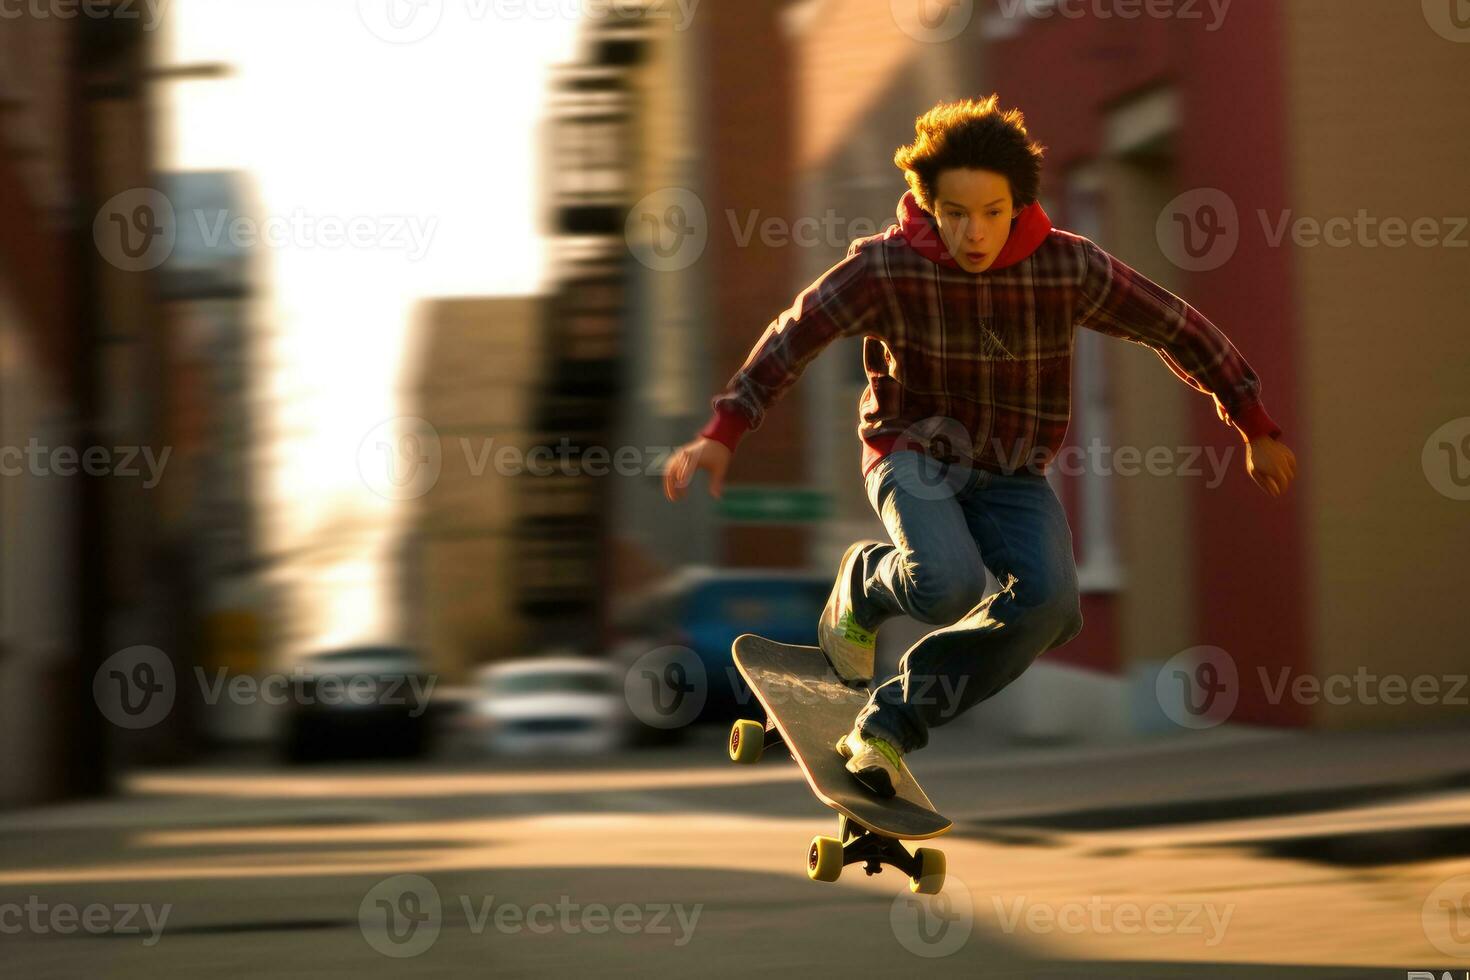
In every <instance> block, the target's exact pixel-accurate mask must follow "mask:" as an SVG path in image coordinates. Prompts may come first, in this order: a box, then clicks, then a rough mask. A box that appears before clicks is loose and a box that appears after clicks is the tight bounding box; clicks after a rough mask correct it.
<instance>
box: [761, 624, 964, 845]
mask: <svg viewBox="0 0 1470 980" xmlns="http://www.w3.org/2000/svg"><path fill="white" fill-rule="evenodd" d="M733 654H734V659H735V666H736V668H737V669H738V670H739V671H740V674H741V676H743V677H744V678H745V681H746V683H747V684H749V685H750V689H751V690H752V691H753V692H755V696H756V698H757V699H758V700H759V701H760V703H761V706H762V707H764V708H765V709H766V717H767V722H766V727H767V728H768V729H770V728H774V729H775V731H776V732H777V733H778V734H779V736H780V740H781V741H783V742H784V743H785V745H786V747H787V749H788V750H790V752H791V756H792V758H794V759H795V760H796V764H797V765H798V766H800V767H801V771H802V773H803V774H804V775H805V776H806V781H807V783H808V784H810V786H811V788H812V792H813V793H815V794H816V796H817V799H819V800H821V801H822V802H823V803H825V804H826V805H827V806H829V807H831V808H832V809H834V810H836V811H837V812H838V813H840V814H842V815H843V816H845V817H847V818H848V819H849V820H851V821H853V822H854V823H857V824H858V825H859V826H861V827H863V828H866V829H867V830H869V831H872V832H874V833H876V834H880V835H882V836H884V837H891V838H897V839H900V840H924V839H927V838H930V837H937V836H939V835H940V834H942V833H944V832H945V831H947V830H949V829H950V827H951V826H953V824H952V823H951V822H950V820H949V819H948V818H947V817H944V816H941V815H940V814H939V813H938V812H937V811H936V810H935V809H934V804H933V803H931V802H929V797H928V796H926V795H925V794H924V790H923V789H922V788H920V786H919V784H918V781H917V780H915V779H914V776H913V773H911V772H909V769H908V766H903V767H902V770H901V772H900V773H899V781H898V785H897V786H896V787H895V793H894V795H893V796H892V797H891V798H887V799H884V798H881V797H878V796H875V795H873V794H872V793H870V792H868V790H866V789H865V788H864V787H863V786H862V784H861V783H859V782H858V781H857V780H856V779H854V778H853V775H852V773H850V772H848V771H847V769H846V768H845V766H846V760H845V759H843V758H842V756H840V755H838V754H837V748H836V746H837V742H838V740H839V739H841V738H842V737H843V736H844V735H846V734H847V733H848V732H849V731H850V730H851V729H852V723H853V719H855V718H856V717H857V713H858V711H859V710H861V709H862V707H863V705H864V704H866V703H867V701H868V695H867V693H866V692H865V691H861V690H854V689H853V688H850V687H848V686H847V685H845V684H843V683H842V681H841V680H840V679H839V678H838V677H837V675H836V674H835V673H833V672H832V667H831V665H830V664H828V663H827V658H826V657H825V656H824V655H823V654H822V651H821V650H820V649H818V648H817V647H808V646H792V645H790V644H786V643H777V642H775V641H774V640H768V639H766V638H765V637H762V636H756V635H754V634H752V633H746V634H744V635H742V636H740V637H737V638H736V640H735V643H734V647H733ZM757 734H759V733H758V732H757Z"/></svg>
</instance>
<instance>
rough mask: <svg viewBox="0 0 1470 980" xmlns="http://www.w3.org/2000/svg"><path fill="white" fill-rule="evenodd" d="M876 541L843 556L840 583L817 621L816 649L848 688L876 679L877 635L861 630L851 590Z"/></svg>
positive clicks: (853, 547)
mask: <svg viewBox="0 0 1470 980" xmlns="http://www.w3.org/2000/svg"><path fill="white" fill-rule="evenodd" d="M870 544H878V542H876V541H859V542H857V543H855V544H853V545H851V546H849V547H848V549H847V551H845V552H843V555H842V562H841V563H840V564H839V565H838V566H837V581H836V582H834V583H833V584H832V593H831V595H829V596H828V597H827V606H826V608H825V609H823V610H822V618H821V619H819V620H818V621H817V645H818V646H820V647H821V648H822V652H823V653H825V654H826V655H827V662H828V663H830V664H831V665H832V669H833V670H834V671H835V672H836V673H837V676H838V677H840V678H842V680H843V681H844V682H845V683H848V684H867V683H868V682H870V681H871V680H872V679H873V659H874V656H875V654H876V653H877V650H878V635H877V633H875V632H874V631H873V630H870V629H867V628H866V627H864V626H862V625H861V624H860V623H859V622H858V621H857V618H856V617H855V616H854V615H853V613H852V587H853V575H854V573H855V571H856V568H855V566H856V564H857V561H858V559H859V558H860V557H861V555H862V550H863V549H864V548H865V547H867V546H868V545H870Z"/></svg>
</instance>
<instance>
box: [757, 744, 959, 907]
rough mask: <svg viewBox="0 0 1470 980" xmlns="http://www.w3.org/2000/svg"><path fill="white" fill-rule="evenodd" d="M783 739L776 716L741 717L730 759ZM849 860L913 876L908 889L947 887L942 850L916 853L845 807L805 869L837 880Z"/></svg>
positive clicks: (870, 869) (871, 871)
mask: <svg viewBox="0 0 1470 980" xmlns="http://www.w3.org/2000/svg"><path fill="white" fill-rule="evenodd" d="M777 745H785V739H784V738H782V736H781V732H780V730H779V729H777V728H776V726H775V724H774V722H772V721H771V720H770V719H767V720H766V722H765V723H764V724H762V723H761V722H758V721H751V720H749V719H742V720H740V721H737V722H735V724H733V725H731V726H730V742H729V750H730V760H731V761H732V762H740V763H745V764H747V765H750V764H753V763H756V762H759V761H760V759H761V756H762V755H764V754H765V750H766V749H768V748H772V747H774V746H777ZM849 864H862V866H863V871H864V872H866V873H867V874H868V875H875V874H879V873H880V872H882V870H883V865H885V864H888V865H892V866H893V867H895V868H897V869H898V870H900V871H902V872H903V873H904V874H906V875H908V877H909V890H910V891H913V892H915V893H917V894H922V895H933V894H937V893H938V892H939V890H940V889H941V888H943V887H944V852H943V851H940V850H937V849H935V848H932V847H921V848H919V849H918V850H917V851H915V852H913V853H912V854H911V853H909V850H908V848H906V847H904V846H903V844H902V843H900V842H899V840H898V839H897V838H894V837H886V836H884V835H883V834H879V833H876V832H874V831H871V830H869V829H868V828H867V827H864V826H863V825H862V824H860V823H858V822H857V821H855V820H853V819H852V818H851V817H849V816H848V815H847V814H845V813H841V812H839V813H838V814H837V836H836V837H822V836H818V837H814V838H812V844H811V847H810V849H809V850H808V851H807V862H806V873H807V877H809V878H811V879H812V880H813V881H836V880H837V879H838V877H839V876H840V875H841V874H842V869H843V868H845V867H847V866H848V865H849Z"/></svg>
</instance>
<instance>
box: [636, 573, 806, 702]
mask: <svg viewBox="0 0 1470 980" xmlns="http://www.w3.org/2000/svg"><path fill="white" fill-rule="evenodd" d="M831 589H832V580H831V578H830V577H828V576H825V575H820V574H816V573H812V572H791V571H785V570H773V569H711V568H690V569H685V570H684V571H682V572H679V573H677V574H676V575H673V576H671V577H670V578H669V579H668V580H666V581H665V582H664V583H663V584H662V585H660V586H659V587H657V588H655V589H654V590H652V591H651V592H649V593H646V594H644V595H642V596H639V597H636V598H634V599H633V600H632V601H631V602H630V603H629V606H628V608H627V611H626V612H625V613H624V614H623V615H621V616H619V620H620V625H621V626H622V628H623V632H624V633H625V634H628V635H636V636H637V637H638V638H639V641H638V642H639V645H641V646H643V647H644V648H645V649H647V650H652V649H656V648H658V647H663V646H677V647H686V648H688V649H689V650H691V651H693V652H694V654H695V656H696V657H698V659H699V662H700V664H701V666H702V667H703V668H704V679H705V683H706V685H707V686H706V692H707V693H706V698H705V703H704V707H703V709H702V710H701V712H700V714H699V718H698V720H699V721H701V722H729V721H731V720H732V719H734V718H736V717H739V716H740V709H741V708H744V710H745V712H746V714H749V712H750V710H751V708H752V707H753V706H754V705H755V700H754V695H752V694H751V692H750V689H749V688H748V687H747V686H746V684H745V681H744V680H743V679H742V678H741V677H740V673H739V671H737V670H736V669H735V662H734V661H733V660H732V659H731V656H730V646H731V644H732V643H734V641H735V638H736V637H737V636H739V635H740V634H742V633H759V634H760V635H761V636H764V637H768V638H769V639H772V640H775V641H777V642H779V643H796V644H805V645H808V646H811V645H815V644H816V642H817V619H818V618H819V617H820V616H821V614H822V607H823V606H824V605H826V602H827V594H828V593H829V592H830V591H831Z"/></svg>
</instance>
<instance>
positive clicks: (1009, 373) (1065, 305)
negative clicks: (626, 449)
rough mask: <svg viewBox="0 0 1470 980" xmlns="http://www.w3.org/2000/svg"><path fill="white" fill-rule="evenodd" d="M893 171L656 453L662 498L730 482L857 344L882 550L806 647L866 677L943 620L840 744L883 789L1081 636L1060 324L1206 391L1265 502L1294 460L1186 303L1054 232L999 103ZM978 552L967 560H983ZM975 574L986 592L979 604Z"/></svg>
mask: <svg viewBox="0 0 1470 980" xmlns="http://www.w3.org/2000/svg"><path fill="white" fill-rule="evenodd" d="M915 133H916V137H915V139H914V142H913V143H911V144H909V145H906V146H903V147H900V148H899V149H898V151H897V153H896V154H895V156H894V162H895V164H897V166H898V167H899V168H900V169H901V170H902V171H903V174H904V178H905V180H906V181H907V183H908V186H909V190H908V192H907V193H905V194H904V195H903V197H902V199H901V200H900V201H899V204H898V224H897V226H895V227H890V228H889V229H888V230H887V231H886V232H884V233H881V234H878V235H873V236H871V237H867V238H861V239H858V240H856V241H854V242H853V243H852V244H851V246H850V247H849V248H848V251H847V257H846V258H844V259H843V260H842V261H841V262H839V263H837V264H836V265H835V266H833V267H832V268H831V269H829V270H828V271H827V272H826V273H825V274H823V275H822V277H821V278H820V279H818V280H817V281H816V282H814V283H813V284H812V285H811V286H809V287H808V288H807V289H805V290H804V291H803V292H802V293H801V294H800V295H799V296H798V297H797V298H796V301H795V303H794V304H793V305H792V306H791V308H790V309H788V310H786V311H785V312H783V313H782V314H781V315H780V316H778V317H777V318H776V320H775V321H774V322H772V323H771V324H770V325H769V326H768V327H767V328H766V330H765V332H764V334H762V335H761V337H760V340H759V342H758V343H757V344H756V345H755V347H754V349H753V350H752V351H751V352H750V355H749V357H748V358H747V359H746V361H745V363H744V365H743V366H742V367H741V368H740V370H739V371H737V372H736V373H735V375H734V377H732V378H731V379H730V382H729V384H728V386H727V387H726V389H725V391H724V392H723V393H721V394H720V395H718V396H716V397H715V398H714V400H713V407H714V416H713V418H712V419H711V420H710V422H709V424H708V425H706V426H705V427H704V429H703V430H701V432H700V433H699V436H698V437H697V438H696V439H694V440H693V441H692V442H690V443H688V444H686V445H684V446H682V447H680V448H679V450H678V451H677V452H676V453H675V454H674V455H673V456H672V457H671V459H670V461H669V466H668V469H667V471H666V472H665V476H664V490H665V494H666V495H667V496H668V497H669V499H670V500H679V499H681V498H682V497H683V496H684V494H685V493H686V492H687V488H688V486H689V482H690V480H691V479H692V477H693V475H694V473H695V472H696V471H698V470H704V471H706V472H707V473H708V475H709V481H710V492H711V493H712V494H713V495H715V496H717V497H718V496H719V495H720V494H721V493H722V491H723V485H724V480H725V473H726V470H727V469H728V468H729V465H730V458H731V454H732V453H733V452H734V450H735V448H736V446H737V444H738V443H739V441H740V438H741V437H742V435H743V434H744V433H745V432H746V431H748V430H752V429H756V428H758V427H759V426H760V424H761V422H762V421H763V419H764V417H765V414H766V412H767V410H768V409H769V408H770V407H771V405H772V404H773V403H774V402H775V401H776V400H777V399H778V398H780V397H781V395H782V394H783V393H784V392H785V391H786V390H787V389H788V388H789V387H790V386H791V385H792V384H793V383H794V382H795V381H796V379H797V378H798V377H799V376H800V375H801V372H802V371H803V369H805V367H806V366H807V364H808V363H810V362H811V360H812V359H813V358H814V357H816V355H817V354H818V353H820V352H821V351H822V350H823V348H825V347H826V346H827V345H828V344H830V343H831V342H832V341H834V340H836V339H837V338H839V337H855V336H861V337H863V338H864V340H863V362H864V366H865V368H866V370H867V376H868V388H867V390H866V392H864V394H863V397H862V400H861V402H860V404H859V420H858V435H859V437H860V438H861V440H862V443H863V476H864V479H865V482H866V484H867V493H868V500H869V502H870V503H871V504H872V506H873V508H874V510H875V511H877V513H878V515H879V517H880V518H881V519H882V521H883V524H884V526H885V527H886V529H887V531H888V534H889V537H890V539H891V541H890V542H887V543H884V542H878V541H860V542H858V543H856V544H854V545H852V546H851V547H850V548H848V549H847V552H846V554H845V555H843V558H842V561H841V563H840V565H839V567H838V571H837V579H836V582H835V584H834V585H833V587H832V594H831V597H830V598H829V600H828V602H827V607H826V609H825V610H824V611H823V613H822V617H821V620H820V621H819V623H818V643H819V645H820V646H821V648H822V650H823V652H824V653H825V654H826V655H827V658H828V659H829V660H830V661H831V664H832V667H833V669H834V670H835V671H836V672H837V674H838V675H839V676H840V677H842V678H843V679H844V680H845V681H848V682H850V683H854V684H858V683H866V682H868V681H870V680H871V679H872V676H873V657H874V651H875V648H876V633H877V630H878V628H879V627H880V626H881V625H882V624H883V622H884V621H885V620H888V619H890V618H892V617H894V616H898V615H908V616H911V617H913V618H915V619H917V620H919V621H921V622H924V623H927V624H932V625H934V626H936V627H939V628H938V629H935V630H934V631H933V632H931V633H929V634H928V635H927V636H925V637H923V638H922V639H921V640H919V641H918V642H917V643H915V644H914V646H913V647H911V648H910V649H909V650H908V652H907V653H905V654H904V657H903V659H902V661H901V663H900V672H899V673H898V674H897V675H896V676H894V677H893V678H891V679H890V680H888V681H887V682H886V683H883V684H881V685H880V686H878V687H877V688H876V689H874V691H873V692H872V695H871V697H870V698H869V699H868V702H867V704H866V706H865V707H864V708H863V709H862V710H861V711H860V712H859V713H858V716H857V718H856V719H855V720H854V724H853V728H852V731H851V732H850V733H849V734H848V735H847V736H846V737H845V738H844V739H842V741H841V742H840V744H839V747H838V751H839V752H841V754H842V755H843V756H844V757H847V760H848V761H847V769H848V770H849V771H850V772H852V773H853V774H854V775H855V776H856V777H857V778H858V779H859V781H860V782H862V783H863V784H864V785H865V786H867V787H868V788H869V789H870V790H872V791H873V792H875V793H877V794H879V795H888V794H891V793H892V792H893V785H894V783H895V781H896V778H897V772H898V765H899V759H900V758H901V756H902V755H903V754H904V753H907V752H912V751H914V750H916V749H920V748H923V747H924V745H925V744H927V742H928V739H929V729H931V728H933V727H935V726H938V725H941V724H944V723H945V722H948V721H950V720H951V719H953V718H954V717H956V716H957V715H959V714H960V713H962V712H964V711H966V710H967V709H969V708H971V707H973V706H974V705H976V704H978V703H979V702H981V701H984V700H985V699H986V698H989V697H991V696H992V695H994V694H995V693H997V692H998V691H1000V690H1001V689H1002V688H1004V687H1005V686H1006V685H1007V684H1009V683H1011V681H1013V680H1015V679H1016V678H1017V677H1019V676H1020V675H1021V673H1022V672H1023V671H1025V670H1026V668H1027V667H1029V666H1030V665H1031V663H1032V661H1034V660H1035V659H1036V657H1037V656H1038V655H1040V654H1042V653H1044V652H1045V651H1047V650H1050V649H1053V648H1055V647H1059V646H1061V645H1062V644H1064V643H1066V642H1067V641H1068V640H1070V639H1072V638H1073V637H1074V636H1076V635H1077V634H1078V632H1079V631H1080V630H1081V629H1082V615H1081V611H1080V603H1079V596H1078V591H1077V571H1076V566H1075V564H1074V559H1073V555H1072V535H1071V529H1070V528H1069V527H1068V525H1067V519H1066V515H1065V513H1064V511H1063V509H1062V506H1061V504H1060V502H1059V501H1058V500H1057V498H1056V495H1055V494H1054V493H1053V492H1052V489H1051V486H1050V484H1049V483H1048V482H1047V480H1046V478H1045V473H1046V471H1047V469H1048V467H1049V465H1050V464H1051V462H1052V460H1053V457H1054V456H1055V454H1056V452H1057V450H1058V448H1059V447H1060V445H1061V442H1062V438H1063V436H1064V435H1065V433H1066V429H1067V424H1068V421H1069V417H1070V390H1069V389H1070V381H1071V357H1070V355H1071V349H1072V338H1073V333H1074V330H1075V328H1077V327H1088V328H1091V329H1093V330H1096V331H1099V332H1101V333H1104V334H1107V335H1109V336H1112V337H1118V338H1121V339H1124V340H1129V341H1133V342H1135V343H1139V344H1144V345H1146V346H1148V347H1150V348H1152V349H1153V350H1155V351H1156V352H1157V353H1158V354H1159V356H1160V357H1161V358H1162V359H1163V361H1164V362H1165V364H1167V365H1168V366H1169V368H1170V370H1172V371H1173V372H1174V373H1175V374H1176V375H1177V376H1178V377H1179V378H1180V379H1182V380H1183V381H1184V382H1186V383H1187V384H1189V385H1190V386H1191V387H1193V388H1195V389H1197V390H1199V391H1201V392H1204V393H1206V394H1209V395H1210V396H1211V397H1212V398H1213V400H1214V403H1215V408H1216V412H1217V414H1218V415H1219V417H1220V419H1221V420H1222V421H1224V422H1226V423H1227V424H1229V425H1231V426H1233V427H1235V429H1237V430H1238V431H1239V432H1240V434H1241V436H1242V438H1243V439H1244V440H1245V442H1246V472H1247V473H1249V475H1250V476H1251V478H1252V479H1254V480H1255V482H1256V483H1257V484H1258V485H1259V486H1260V487H1261V489H1262V490H1264V491H1265V492H1266V493H1268V494H1270V495H1271V496H1272V497H1277V496H1280V495H1281V494H1282V493H1284V492H1285V490H1286V488H1287V487H1288V486H1289V485H1290V483H1291V481H1292V479H1293V478H1294V477H1295V474H1296V459H1295V457H1294V455H1293V454H1292V452H1291V450H1290V449H1288V448H1287V447H1286V445H1285V444H1283V443H1282V442H1281V441H1279V437H1280V435H1281V429H1280V428H1279V427H1278V426H1277V425H1276V424H1275V423H1274V422H1273V421H1272V419H1271V417H1270V416H1269V415H1268V414H1267V413H1266V409H1265V407H1264V405H1263V404H1262V402H1261V383H1260V380H1259V379H1258V377H1257V376H1256V373H1255V372H1254V371H1253V370H1252V369H1251V367H1250V365H1249V364H1247V363H1246V361H1245V359H1244V358H1243V357H1242V356H1241V354H1240V353H1239V352H1238V351H1237V350H1236V349H1235V347H1234V346H1233V345H1232V344H1231V342H1230V341H1229V339H1228V338H1226V336H1225V335H1224V334H1223V333H1221V331H1220V330H1219V329H1217V328H1216V327H1215V326H1214V325H1213V324H1212V323H1211V322H1210V321H1209V320H1207V319H1206V318H1205V317H1204V316H1203V315H1201V314H1200V313H1199V312H1198V311H1196V310H1195V309H1194V308H1192V307H1191V306H1190V305H1189V304H1188V303H1186V302H1184V301H1183V300H1182V299H1180V298H1178V297H1177V296H1175V295H1173V294H1172V293H1170V292H1169V291H1168V290H1166V289H1164V288H1162V287H1161V286H1159V285H1157V284H1155V283H1153V282H1151V281H1149V280H1148V279H1147V278H1145V277H1144V276H1142V275H1140V274H1139V273H1138V272H1136V271H1134V270H1133V269H1131V268H1129V267H1128V266H1127V265H1125V264H1124V263H1123V262H1121V261H1119V260H1118V259H1116V258H1114V257H1113V256H1111V255H1109V254H1108V253H1107V252H1105V251H1103V249H1101V248H1099V247H1098V246H1097V245H1096V244H1094V243H1093V242H1091V241H1089V240H1088V239H1086V238H1083V237H1081V236H1079V235H1074V234H1071V233H1070V232H1066V231H1063V230H1061V229H1058V228H1053V227H1052V224H1051V221H1050V219H1049V218H1048V217H1047V215H1046V213H1045V212H1044V211H1043V210H1042V208H1041V205H1040V204H1039V203H1038V201H1037V194H1038V187H1039V184H1040V176H1041V160H1042V155H1043V148H1042V147H1041V146H1040V145H1038V144H1037V143H1035V142H1033V141H1032V140H1031V139H1030V137H1029V135H1028V134H1027V131H1026V127H1025V122H1024V118H1023V116H1022V114H1021V113H1020V112H1019V111H1017V110H1014V109H1012V110H1009V111H1007V110H1003V109H1001V108H1000V107H999V105H998V99H997V97H996V96H994V95H992V96H991V97H989V98H987V99H983V100H964V101H960V102H952V103H940V104H939V105H936V106H935V107H934V108H932V109H930V110H929V111H928V112H926V113H924V114H923V115H922V116H920V117H919V118H918V120H917V121H916V123H915ZM982 563H983V564H982ZM986 567H988V568H989V569H990V570H991V572H992V573H993V574H994V575H995V578H996V581H997V583H998V584H999V586H1000V589H999V591H998V592H996V593H995V594H994V595H992V596H990V597H988V598H984V601H982V597H984V592H985V571H984V569H985V568H986Z"/></svg>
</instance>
